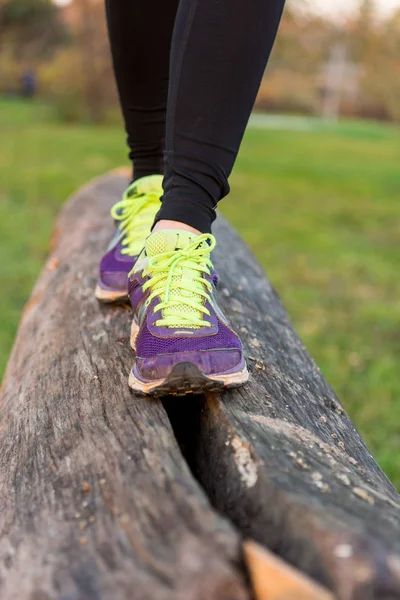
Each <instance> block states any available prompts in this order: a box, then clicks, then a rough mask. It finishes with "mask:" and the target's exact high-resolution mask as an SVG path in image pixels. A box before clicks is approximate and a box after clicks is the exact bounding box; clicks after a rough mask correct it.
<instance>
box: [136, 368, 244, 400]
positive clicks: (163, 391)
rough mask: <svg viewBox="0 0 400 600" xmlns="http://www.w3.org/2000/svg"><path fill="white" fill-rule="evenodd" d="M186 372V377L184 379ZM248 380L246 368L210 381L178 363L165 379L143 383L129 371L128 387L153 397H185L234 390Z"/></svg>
mask: <svg viewBox="0 0 400 600" xmlns="http://www.w3.org/2000/svg"><path fill="white" fill-rule="evenodd" d="M185 371H186V377H185ZM248 379H249V372H248V370H247V367H244V369H243V370H242V371H238V372H237V373H230V374H228V375H213V376H212V379H210V378H208V377H207V376H206V375H203V374H202V373H200V371H199V370H198V369H197V367H196V366H195V365H191V364H190V363H179V364H177V365H175V367H174V368H173V369H172V371H171V373H170V374H169V375H168V377H167V378H165V379H158V380H157V381H152V382H149V383H145V382H143V381H141V380H140V379H138V378H137V377H136V376H135V375H134V373H133V372H132V371H131V372H130V374H129V387H130V388H131V390H133V391H135V392H139V393H141V394H146V395H154V396H167V395H172V396H186V395H187V394H202V393H204V392H213V391H214V392H218V391H221V390H222V389H227V388H235V387H239V386H241V385H243V384H245V383H246V382H247V381H248Z"/></svg>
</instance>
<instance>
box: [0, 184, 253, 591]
mask: <svg viewBox="0 0 400 600" xmlns="http://www.w3.org/2000/svg"><path fill="white" fill-rule="evenodd" d="M124 183H125V182H124V180H123V178H121V177H120V176H116V175H112V176H106V177H104V178H102V179H100V180H97V181H96V182H94V183H93V184H91V185H90V186H88V187H87V188H85V189H83V190H82V191H81V192H80V193H78V194H77V195H76V196H75V198H74V199H73V200H72V201H71V202H70V203H69V204H68V205H67V206H66V207H65V209H64V210H63V211H62V214H61V215H60V217H59V219H58V222H57V228H56V234H55V239H54V244H53V251H52V254H51V256H50V258H49V260H48V262H47V265H46V267H45V269H44V271H43V273H42V275H41V277H40V279H39V281H38V283H37V285H36V287H35V289H34V291H33V295H32V298H31V300H30V302H29V303H28V305H27V307H26V310H25V313H24V316H23V319H22V322H21V326H20V330H19V333H18V336H17V340H16V344H15V347H14V350H13V352H12V356H11V358H10V362H9V366H8V370H7V373H6V376H5V379H4V384H3V387H2V392H1V421H0V452H1V458H0V598H1V599H2V600H14V599H15V600H53V599H57V600H111V599H112V600H122V599H124V600H126V599H129V600H245V599H248V598H249V593H248V592H247V586H246V585H245V584H244V583H243V576H242V572H241V569H240V568H239V567H238V566H237V563H238V562H239V558H240V544H239V538H238V535H237V534H236V533H235V532H234V530H233V528H232V527H231V526H230V525H229V524H228V523H227V522H226V521H225V520H224V519H223V518H221V517H220V516H218V515H217V514H216V513H215V512H214V511H213V509H211V507H210V505H209V503H208V501H207V499H206V496H205V494H204V493H203V492H202V490H201V489H200V487H199V485H198V484H197V483H196V482H195V480H194V479H193V477H192V476H191V474H190V471H189V469H188V467H187V465H186V463H185V461H184V459H183V458H182V455H181V453H180V450H179V447H178V445H177V443H176V440H175V438H174V434H173V431H172V429H171V426H170V423H169V420H168V417H167V415H166V413H165V411H164V409H163V407H162V405H161V404H160V402H157V401H148V400H145V399H143V398H140V397H137V396H134V395H132V394H131V393H130V391H129V389H128V387H127V377H128V373H129V369H130V366H131V362H132V359H133V356H132V352H131V350H130V348H129V339H128V338H129V324H130V318H131V316H130V311H129V310H127V309H124V308H116V309H111V310H110V309H101V308H100V307H99V305H98V303H97V301H96V300H95V299H94V297H93V290H94V285H95V280H96V274H97V266H98V260H99V256H100V255H101V253H102V251H103V249H104V247H105V245H106V244H107V241H108V239H109V237H110V235H111V233H112V227H113V226H112V223H111V220H110V219H109V216H108V214H109V208H110V206H111V205H112V204H113V202H115V200H116V198H117V197H118V196H119V195H120V193H121V191H122V187H123V185H124Z"/></svg>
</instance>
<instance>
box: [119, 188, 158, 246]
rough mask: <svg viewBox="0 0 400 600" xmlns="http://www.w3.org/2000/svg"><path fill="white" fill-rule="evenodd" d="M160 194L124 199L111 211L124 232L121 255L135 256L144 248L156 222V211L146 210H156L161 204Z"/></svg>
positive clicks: (137, 195) (147, 194)
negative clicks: (145, 241) (156, 205)
mask: <svg viewBox="0 0 400 600" xmlns="http://www.w3.org/2000/svg"><path fill="white" fill-rule="evenodd" d="M159 200H160V194H159V193H157V192H148V193H146V194H133V195H132V196H131V197H130V198H127V197H125V198H123V199H122V200H120V201H119V202H117V203H116V204H114V206H113V207H112V209H111V216H112V217H113V219H115V220H116V221H120V222H121V225H120V230H121V232H122V242H121V245H122V246H123V249H122V250H121V254H128V255H129V256H134V255H135V254H139V252H140V251H141V250H142V247H143V240H144V239H145V238H146V237H147V236H148V234H149V231H150V228H151V225H152V224H153V220H154V214H155V211H154V210H148V211H146V210H145V209H146V208H150V207H151V208H154V204H156V203H157V202H159Z"/></svg>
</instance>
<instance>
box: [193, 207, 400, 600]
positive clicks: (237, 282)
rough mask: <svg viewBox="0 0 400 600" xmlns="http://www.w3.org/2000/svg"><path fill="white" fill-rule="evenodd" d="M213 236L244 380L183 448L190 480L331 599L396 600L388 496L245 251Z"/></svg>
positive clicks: (229, 234) (398, 506)
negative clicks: (245, 368) (192, 468)
mask: <svg viewBox="0 0 400 600" xmlns="http://www.w3.org/2000/svg"><path fill="white" fill-rule="evenodd" d="M214 232H215V234H216V237H217V240H218V246H217V249H216V253H215V257H214V258H215V266H216V269H217V272H218V273H219V274H220V288H221V290H220V298H221V304H222V306H223V309H224V311H225V312H226V314H227V315H228V318H229V319H230V322H231V323H232V325H233V327H234V329H235V330H236V331H238V332H239V333H240V335H241V337H242V340H243V342H244V346H245V350H246V354H247V357H248V363H249V367H250V373H251V376H250V381H249V384H248V385H247V386H246V387H244V388H241V389H238V390H229V391H226V392H225V393H224V394H222V395H221V396H217V395H212V394H209V395H208V396H207V399H206V402H205V403H204V405H202V409H201V411H200V412H199V425H198V436H197V440H196V443H197V445H196V448H195V449H194V450H193V453H194V454H195V457H196V458H195V464H196V468H197V470H198V473H199V476H200V481H201V482H202V484H203V486H204V488H205V489H206V491H207V492H208V494H209V496H210V498H211V500H212V502H213V504H214V505H215V506H216V507H217V508H218V509H219V510H220V511H221V512H223V513H224V514H225V515H227V516H228V517H229V518H230V519H231V520H232V521H233V522H234V523H235V525H236V526H237V528H238V529H239V530H240V531H241V532H242V533H243V534H244V535H245V536H249V537H251V538H253V539H255V540H256V541H258V542H260V543H262V544H264V545H266V546H267V547H268V548H270V549H272V550H273V551H274V552H276V553H277V554H279V555H280V556H281V557H283V558H285V559H286V560H287V561H289V562H290V563H292V564H293V565H295V566H296V567H297V568H299V569H300V570H302V571H303V572H306V573H308V574H309V575H310V576H311V577H312V578H314V579H315V580H317V581H319V582H321V583H323V584H325V585H326V586H327V587H329V588H330V589H331V590H333V591H334V592H335V594H336V595H337V597H338V598H340V599H341V600H378V599H379V600H384V599H385V600H389V599H390V600H393V599H395V598H396V599H399V598H400V497H399V494H398V493H397V492H396V490H395V489H394V488H393V486H392V484H391V483H390V482H389V480H388V479H387V477H386V475H385V474H384V473H383V472H382V470H381V469H380V468H379V467H378V465H377V464H376V462H375V461H374V459H373V457H372V456H371V454H370V452H369V451H368V449H367V447H366V446H365V444H364V442H363V440H362V439H361V437H360V435H359V434H358V432H357V431H356V429H355V428H354V426H353V424H352V422H351V421H350V419H349V417H348V416H347V414H346V412H345V410H344V409H343V406H342V405H341V404H340V402H339V400H338V398H337V397H336V396H335V394H334V392H333V391H332V389H331V388H330V387H329V385H328V384H327V382H326V380H325V379H324V377H323V375H322V374H321V372H320V369H319V368H318V367H317V365H316V364H315V363H314V362H313V360H312V359H311V358H310V356H309V354H308V353H307V350H306V349H305V347H304V345H303V344H302V343H301V341H300V339H299V338H298V336H297V334H296V333H295V331H294V329H293V327H292V326H291V324H290V322H289V319H288V317H287V314H286V313H285V310H284V308H283V307H282V305H281V303H280V301H279V298H278V296H277V295H276V293H275V292H274V290H273V289H272V287H271V285H270V283H269V282H268V280H267V278H266V277H265V276H264V274H263V271H262V269H261V267H260V266H259V265H258V264H257V262H256V261H255V259H254V257H253V255H252V254H251V252H250V251H249V249H248V248H247V247H246V245H245V244H244V243H243V242H242V241H241V240H240V238H239V237H238V236H237V235H236V233H235V232H234V231H233V230H232V228H231V227H230V226H229V225H228V224H227V223H226V222H225V221H223V220H222V219H220V220H219V222H217V224H216V227H215V230H214ZM371 401H373V400H372V399H370V398H366V402H371ZM181 418H182V416H181Z"/></svg>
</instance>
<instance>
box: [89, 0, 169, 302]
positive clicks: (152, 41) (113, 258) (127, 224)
mask: <svg viewBox="0 0 400 600" xmlns="http://www.w3.org/2000/svg"><path fill="white" fill-rule="evenodd" d="M177 5H178V0H106V11H107V21H108V28H109V34H110V42H111V51H112V56H113V62H114V70H115V75H116V79H117V85H118V91H119V95H120V99H121V106H122V112H123V115H124V119H125V128H126V131H127V133H128V144H129V147H130V150H131V151H130V158H131V159H132V160H133V163H134V173H133V179H134V182H133V183H132V185H130V186H129V188H128V189H127V190H126V192H125V194H124V196H123V199H122V200H121V201H120V202H118V203H117V204H116V205H115V206H114V207H113V209H112V212H111V214H112V216H113V218H114V219H115V221H116V222H117V223H118V229H117V232H116V235H115V237H114V239H113V240H112V242H111V243H110V245H109V247H108V249H107V251H106V253H105V255H104V256H103V258H102V260H101V262H100V269H99V278H98V284H97V287H96V292H95V294H96V298H97V299H98V300H100V301H101V302H108V303H109V302H116V301H126V299H127V298H128V290H127V276H128V273H129V272H130V270H131V269H132V267H133V264H134V262H135V260H136V258H137V256H138V254H139V253H140V251H141V250H142V248H143V246H144V241H145V239H146V237H147V236H148V235H149V233H150V229H151V226H152V224H153V221H154V217H155V215H156V213H157V211H158V210H159V208H160V196H161V194H162V185H161V183H162V176H161V174H162V173H163V151H164V138H165V114H166V106H167V94H168V78H169V54H170V46H171V38H172V30H173V26H174V20H175V15H176V9H177Z"/></svg>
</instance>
